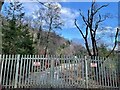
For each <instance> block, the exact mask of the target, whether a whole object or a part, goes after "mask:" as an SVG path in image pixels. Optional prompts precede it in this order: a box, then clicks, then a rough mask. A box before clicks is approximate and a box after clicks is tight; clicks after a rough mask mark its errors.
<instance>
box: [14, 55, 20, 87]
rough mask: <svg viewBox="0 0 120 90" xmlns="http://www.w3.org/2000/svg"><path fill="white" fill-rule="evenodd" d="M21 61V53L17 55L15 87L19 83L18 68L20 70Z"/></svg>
mask: <svg viewBox="0 0 120 90" xmlns="http://www.w3.org/2000/svg"><path fill="white" fill-rule="evenodd" d="M19 61H20V55H19V54H18V55H17V65H16V66H17V67H16V72H15V88H17V83H18V70H19Z"/></svg>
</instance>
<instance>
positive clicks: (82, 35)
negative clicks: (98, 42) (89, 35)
mask: <svg viewBox="0 0 120 90" xmlns="http://www.w3.org/2000/svg"><path fill="white" fill-rule="evenodd" d="M74 23H75V26H76V27H77V29H78V30H79V32H80V33H81V35H82V37H83V38H85V36H84V34H83V32H82V30H81V29H80V28H79V26H78V25H77V20H76V19H75V22H74Z"/></svg>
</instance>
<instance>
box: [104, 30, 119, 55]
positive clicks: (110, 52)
mask: <svg viewBox="0 0 120 90" xmlns="http://www.w3.org/2000/svg"><path fill="white" fill-rule="evenodd" d="M118 33H119V28H117V32H116V35H115V44H114V47H113V49H112V50H111V51H110V53H109V54H108V55H107V56H106V57H109V56H110V54H111V53H112V52H113V51H114V50H115V47H116V46H117V42H118V41H117V37H118Z"/></svg>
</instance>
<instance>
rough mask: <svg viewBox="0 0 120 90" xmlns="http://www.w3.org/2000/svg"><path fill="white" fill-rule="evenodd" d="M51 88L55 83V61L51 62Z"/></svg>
mask: <svg viewBox="0 0 120 90" xmlns="http://www.w3.org/2000/svg"><path fill="white" fill-rule="evenodd" d="M50 77H51V86H52V82H53V81H54V80H53V79H54V60H53V59H52V60H51V76H50Z"/></svg>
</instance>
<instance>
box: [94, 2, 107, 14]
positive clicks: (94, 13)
mask: <svg viewBox="0 0 120 90" xmlns="http://www.w3.org/2000/svg"><path fill="white" fill-rule="evenodd" d="M108 5H109V4H106V5H102V6H101V7H99V8H98V9H96V10H95V12H94V13H93V15H95V14H96V13H97V12H98V11H99V10H100V9H102V8H103V7H107V6H108Z"/></svg>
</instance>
